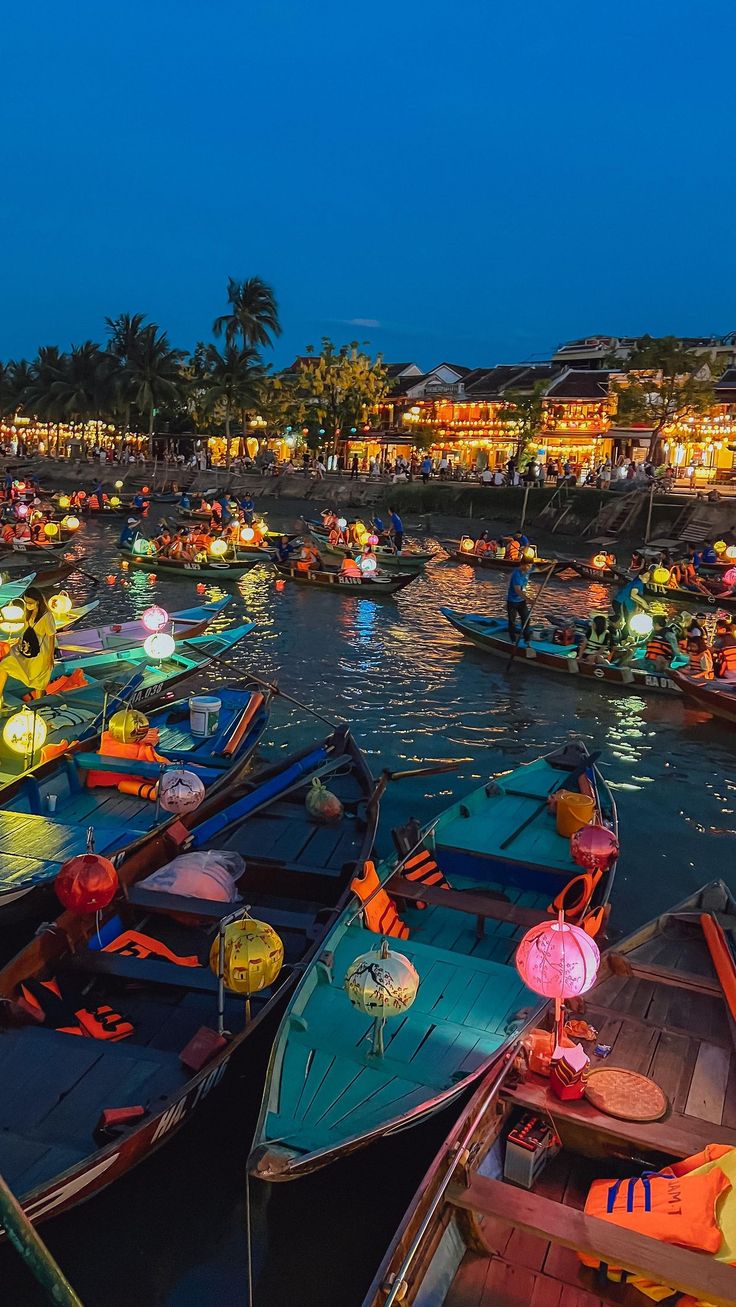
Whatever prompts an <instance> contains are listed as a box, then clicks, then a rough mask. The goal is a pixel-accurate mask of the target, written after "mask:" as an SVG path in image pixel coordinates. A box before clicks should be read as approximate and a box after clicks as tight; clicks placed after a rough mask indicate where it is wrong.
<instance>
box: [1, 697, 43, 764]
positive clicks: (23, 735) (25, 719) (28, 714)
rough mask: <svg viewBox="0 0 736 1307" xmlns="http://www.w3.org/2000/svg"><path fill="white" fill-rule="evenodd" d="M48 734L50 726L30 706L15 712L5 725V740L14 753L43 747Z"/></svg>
mask: <svg viewBox="0 0 736 1307" xmlns="http://www.w3.org/2000/svg"><path fill="white" fill-rule="evenodd" d="M47 735H48V727H47V725H46V723H45V721H44V719H43V717H39V716H38V713H35V712H32V711H31V709H30V708H23V709H22V710H21V711H20V712H17V713H14V714H13V716H12V717H9V718H8V720H7V721H6V723H5V726H4V727H3V740H4V741H5V743H6V744H7V746H8V748H9V749H12V750H13V752H14V753H26V754H31V753H35V752H36V750H37V749H41V748H42V747H43V743H44V740H45V739H46V736H47Z"/></svg>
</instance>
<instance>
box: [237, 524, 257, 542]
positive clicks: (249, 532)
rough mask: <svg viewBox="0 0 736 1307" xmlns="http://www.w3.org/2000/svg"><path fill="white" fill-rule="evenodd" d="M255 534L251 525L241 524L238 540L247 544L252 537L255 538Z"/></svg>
mask: <svg viewBox="0 0 736 1307" xmlns="http://www.w3.org/2000/svg"><path fill="white" fill-rule="evenodd" d="M255 534H256V533H255V531H254V530H253V527H252V526H241V528H240V541H241V544H244V545H249V544H250V542H251V540H253V539H254V538H255Z"/></svg>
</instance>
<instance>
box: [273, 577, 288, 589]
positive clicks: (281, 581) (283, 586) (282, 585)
mask: <svg viewBox="0 0 736 1307" xmlns="http://www.w3.org/2000/svg"><path fill="white" fill-rule="evenodd" d="M275 586H276V589H277V590H278V591H279V592H281V591H282V590H285V589H286V582H285V581H284V579H283V577H279V579H278V581H276V582H275Z"/></svg>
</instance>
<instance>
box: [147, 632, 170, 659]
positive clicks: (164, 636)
mask: <svg viewBox="0 0 736 1307" xmlns="http://www.w3.org/2000/svg"><path fill="white" fill-rule="evenodd" d="M143 648H144V649H145V651H146V653H147V654H148V657H149V658H157V659H158V660H159V661H160V660H161V659H162V658H170V657H171V655H172V654H173V652H174V650H175V649H176V640H175V639H174V637H173V636H171V635H169V634H168V633H167V632H166V631H157V632H156V634H155V635H149V636H147V637H146V639H145V640H144V641H143Z"/></svg>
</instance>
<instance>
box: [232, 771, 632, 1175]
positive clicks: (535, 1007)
mask: <svg viewBox="0 0 736 1307" xmlns="http://www.w3.org/2000/svg"><path fill="white" fill-rule="evenodd" d="M575 785H577V786H579V787H580V788H581V789H585V790H587V792H588V793H589V794H590V796H591V797H593V798H594V800H595V807H596V819H597V820H598V821H601V822H603V823H605V824H606V825H607V826H609V827H610V828H611V829H612V830H614V831H615V829H616V821H617V818H616V808H615V804H614V801H613V798H612V796H611V793H610V791H609V790H608V787H607V786H606V784H605V781H604V780H603V778H602V777H601V775H600V773H599V772H598V771H597V769H596V768H595V765H594V760H593V759H592V758H591V757H590V755H589V754H588V753H587V751H586V750H585V748H584V746H579V745H571V746H568V747H567V748H565V749H561V750H558V751H557V752H556V753H552V754H550V755H548V756H547V757H545V758H539V759H538V760H536V761H535V762H532V763H530V764H528V765H527V766H523V767H520V768H518V769H517V770H515V771H512V772H510V773H508V774H507V775H504V776H502V777H500V778H499V779H498V780H497V781H492V782H490V784H488V785H484V786H481V787H480V788H479V789H477V790H475V791H474V792H473V793H472V794H470V795H469V796H468V797H467V798H466V799H464V800H462V801H461V802H459V803H454V804H453V805H452V806H451V807H450V808H448V809H447V810H446V811H445V812H443V813H442V814H441V815H440V816H439V818H438V819H437V820H436V822H434V823H432V824H431V825H430V826H429V827H427V828H425V830H424V831H423V832H417V833H416V834H417V836H418V838H417V837H415V833H414V832H413V831H412V830H411V828H407V830H406V831H403V832H400V833H399V834H398V838H397V841H396V842H397V847H398V848H399V849H400V854H397V855H395V856H394V857H392V858H389V859H387V860H386V861H385V862H383V863H382V864H381V866H380V867H379V868H377V872H378V878H379V881H380V883H381V886H386V887H387V888H388V891H389V893H390V894H391V895H392V896H393V897H394V899H395V900H397V901H398V902H399V903H401V901H403V902H404V903H406V904H408V905H410V906H406V907H402V908H401V909H400V915H401V919H402V921H403V922H404V924H405V925H406V926H408V927H409V937H408V939H402V938H395V939H391V940H390V941H389V943H390V947H391V951H392V952H398V953H400V954H403V955H404V957H405V958H407V959H408V960H409V961H410V962H411V964H412V965H413V966H414V968H415V969H416V971H417V973H418V975H419V989H418V993H417V996H416V999H415V1000H414V1002H413V1003H412V1004H411V1005H410V1006H407V1007H406V1010H402V1011H401V1012H400V1015H398V1016H395V1017H392V1018H390V1019H389V1020H388V1021H387V1022H386V1025H385V1030H384V1034H383V1051H380V1052H376V1047H375V1044H374V1038H375V1035H374V1031H373V1019H372V1017H371V1016H370V1015H367V1014H366V1013H364V1012H362V1011H358V1010H357V1009H356V1008H354V1007H353V1006H352V1005H351V1003H350V1001H349V1000H348V997H347V994H346V992H345V988H344V982H345V977H346V973H347V972H348V970H349V968H350V967H351V966H352V964H353V963H355V962H356V960H357V959H358V958H361V957H363V956H364V955H365V954H366V953H372V954H373V956H374V957H375V956H376V954H375V950H377V949H379V948H380V946H381V939H380V936H379V935H377V934H374V933H373V932H372V931H371V930H369V929H368V928H367V926H366V925H365V924H364V918H363V916H362V913H361V902H360V900H359V899H358V897H357V896H356V898H355V899H354V901H353V903H352V904H351V906H350V907H348V908H347V909H346V911H345V912H344V913H343V914H342V916H341V918H340V920H339V922H338V923H337V924H336V925H335V927H334V929H333V930H332V931H331V932H330V935H329V936H328V937H327V939H326V940H325V943H324V948H323V952H322V954H321V957H320V960H319V961H318V962H316V963H315V964H314V965H313V966H312V967H311V968H310V969H309V971H308V972H307V973H306V974H305V976H304V979H303V981H302V982H301V984H300V986H299V988H298V989H297V991H296V992H295V994H294V996H293V998H292V1000H291V1002H290V1005H289V1008H288V1009H287V1012H286V1014H285V1017H284V1020H283V1022H282V1024H281V1027H280V1030H279V1033H278V1036H277V1039H276V1043H275V1045H274V1050H273V1053H272V1056H271V1062H270V1066H269V1072H268V1078H267V1083H266V1088H265V1092H264V1097H263V1102H262V1106H261V1112H260V1116H259V1120H258V1124H257V1126H256V1132H255V1138H254V1142H253V1151H252V1153H251V1158H250V1162H249V1167H250V1170H251V1171H252V1173H253V1174H254V1175H257V1176H259V1177H260V1178H262V1179H266V1180H271V1181H278V1180H289V1179H292V1178H295V1177H297V1176H301V1175H304V1174H307V1173H309V1172H311V1171H315V1170H317V1169H318V1168H320V1167H322V1166H324V1165H326V1164H327V1163H329V1162H331V1161H334V1160H335V1159H336V1158H338V1157H341V1156H344V1155H345V1154H348V1153H350V1152H352V1151H354V1150H355V1149H357V1148H359V1147H361V1146H362V1145H364V1144H366V1143H367V1142H368V1141H370V1140H371V1139H374V1138H376V1137H378V1136H381V1135H386V1134H390V1133H393V1132H394V1131H397V1130H403V1129H405V1128H406V1127H407V1126H410V1125H414V1124H415V1123H417V1122H419V1121H421V1120H423V1119H425V1118H426V1117H428V1116H429V1115H430V1114H432V1113H434V1112H436V1111H437V1110H439V1109H440V1108H443V1107H445V1106H446V1105H447V1104H448V1103H449V1102H451V1101H452V1100H454V1099H455V1098H457V1097H458V1095H460V1094H462V1093H464V1091H465V1090H466V1089H467V1088H468V1087H469V1085H471V1084H472V1083H473V1081H474V1080H476V1079H477V1077H479V1076H481V1075H483V1074H484V1073H485V1072H486V1071H487V1070H488V1068H489V1066H490V1065H491V1064H492V1063H493V1061H494V1060H495V1059H497V1058H499V1057H500V1056H502V1055H503V1053H504V1050H505V1049H506V1047H507V1045H508V1043H509V1040H510V1039H512V1038H513V1037H514V1036H515V1035H516V1034H517V1033H518V1030H519V1028H520V1025H523V1024H525V1022H526V1021H528V1020H530V1019H533V1017H534V1016H535V1015H536V1013H537V1012H538V1011H539V1010H540V1005H541V1004H542V1001H541V1000H540V999H539V998H538V997H537V996H536V995H534V994H532V993H531V992H530V991H529V990H527V989H526V988H525V986H524V984H523V982H522V980H521V978H520V976H519V974H518V972H517V970H516V967H515V965H514V954H515V950H516V945H517V943H518V941H519V939H520V938H521V936H522V934H523V933H524V932H525V931H526V930H527V929H529V927H530V926H532V925H534V924H536V923H538V922H540V921H544V920H545V919H548V915H549V908H550V907H551V904H552V901H553V900H554V899H555V897H556V896H557V895H558V894H559V893H560V892H561V891H562V890H563V889H564V888H565V886H566V885H568V884H569V883H570V882H571V881H572V880H573V879H574V878H575V877H576V876H578V875H579V874H580V868H579V867H578V866H576V864H575V863H574V862H573V861H572V858H571V855H570V841H569V839H567V838H566V837H562V836H560V835H558V834H557V830H556V824H555V819H554V817H553V816H552V815H551V812H550V807H549V803H548V799H549V796H550V795H551V794H552V793H554V791H555V790H559V789H563V788H567V787H568V786H572V787H573V788H575ZM407 845H408V848H407ZM423 851H426V853H427V854H428V855H429V858H430V859H431V860H432V861H433V862H434V863H435V864H436V867H438V868H439V871H440V873H441V874H442V876H444V877H445V878H446V879H447V881H448V882H449V885H450V887H451V888H446V887H436V888H427V885H426V884H422V883H417V881H416V880H412V879H408V878H406V877H405V876H403V875H401V874H400V873H401V871H402V868H403V866H404V862H405V861H406V860H407V859H408V858H409V857H411V858H412V860H413V859H414V858H415V857H416V856H417V854H420V853H422V852H423ZM614 871H615V867H611V868H610V869H609V871H608V872H607V873H606V874H605V875H603V877H602V878H601V879H600V881H599V882H598V885H597V886H596V888H595V889H594V894H593V897H592V898H591V900H590V905H591V906H592V907H598V906H604V905H605V904H607V901H608V896H609V894H610V890H611V885H612V882H613V876H614ZM379 893H380V891H379ZM418 901H421V902H423V903H425V904H426V906H425V907H424V908H423V909H421V908H420V907H418V906H416V904H417V902H418ZM412 904H413V905H414V906H411V905H412ZM380 909H381V905H380V903H379V910H380ZM371 965H377V966H378V968H379V969H378V971H377V972H376V973H374V978H375V976H377V977H378V982H380V979H381V975H382V973H381V970H380V961H379V962H378V963H377V964H373V963H372V964H371ZM384 974H385V973H384Z"/></svg>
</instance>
